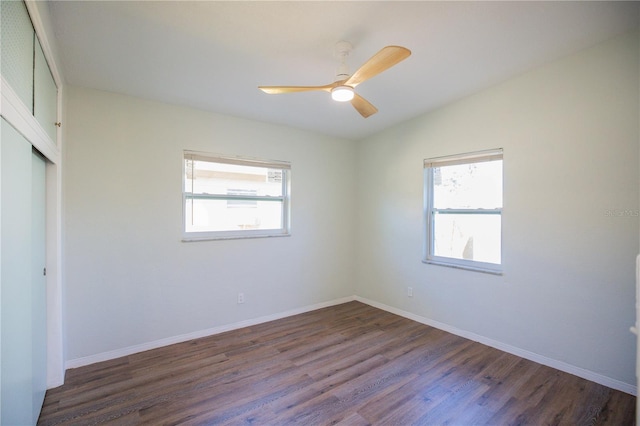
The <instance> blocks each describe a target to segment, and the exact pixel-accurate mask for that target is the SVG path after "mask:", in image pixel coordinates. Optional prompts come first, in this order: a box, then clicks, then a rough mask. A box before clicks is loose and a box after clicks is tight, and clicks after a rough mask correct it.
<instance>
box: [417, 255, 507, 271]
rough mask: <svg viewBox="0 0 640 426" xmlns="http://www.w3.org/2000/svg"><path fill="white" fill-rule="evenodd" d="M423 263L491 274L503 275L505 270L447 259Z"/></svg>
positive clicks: (424, 261) (423, 261)
mask: <svg viewBox="0 0 640 426" xmlns="http://www.w3.org/2000/svg"><path fill="white" fill-rule="evenodd" d="M422 263H426V264H428V265H439V266H446V267H448V268H455V269H464V270H467V271H473V272H482V273H484V274H491V275H503V271H502V269H495V268H490V267H483V266H476V265H464V264H459V263H452V262H447V261H442V260H433V259H431V260H425V259H423V260H422Z"/></svg>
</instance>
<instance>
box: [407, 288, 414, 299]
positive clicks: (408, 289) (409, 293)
mask: <svg viewBox="0 0 640 426" xmlns="http://www.w3.org/2000/svg"><path fill="white" fill-rule="evenodd" d="M407 296H408V297H413V287H407Z"/></svg>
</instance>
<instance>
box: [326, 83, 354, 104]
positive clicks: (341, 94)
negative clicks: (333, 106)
mask: <svg viewBox="0 0 640 426" xmlns="http://www.w3.org/2000/svg"><path fill="white" fill-rule="evenodd" d="M353 96H354V93H353V87H350V86H337V87H334V88H333V89H332V90H331V99H333V100H334V101H338V102H348V101H350V100H351V99H353Z"/></svg>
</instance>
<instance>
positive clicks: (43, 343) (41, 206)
mask: <svg viewBox="0 0 640 426" xmlns="http://www.w3.org/2000/svg"><path fill="white" fill-rule="evenodd" d="M46 198H47V197H46V161H45V160H44V158H42V157H41V156H40V153H38V152H36V151H35V150H33V152H32V154H31V312H32V315H31V332H32V342H31V353H32V370H33V381H32V383H33V386H32V394H33V406H32V415H33V417H32V418H33V419H34V424H35V422H36V421H37V420H38V417H39V416H40V409H41V408H42V403H43V402H44V394H45V392H46V390H47V279H46V276H45V267H46V265H47V260H46V257H47V255H46V241H45V237H46V222H47V219H46Z"/></svg>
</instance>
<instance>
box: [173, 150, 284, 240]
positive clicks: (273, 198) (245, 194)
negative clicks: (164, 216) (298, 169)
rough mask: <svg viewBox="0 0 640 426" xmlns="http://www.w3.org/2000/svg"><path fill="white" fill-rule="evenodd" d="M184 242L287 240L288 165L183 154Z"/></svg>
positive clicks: (190, 153)
mask: <svg viewBox="0 0 640 426" xmlns="http://www.w3.org/2000/svg"><path fill="white" fill-rule="evenodd" d="M183 167H184V171H183V181H184V184H183V190H182V204H183V213H184V227H183V232H184V234H183V239H184V240H186V241H191V240H207V239H222V238H246V237H274V236H285V235H289V181H290V168H291V167H290V164H289V163H285V162H277V161H261V160H249V159H239V158H225V157H215V156H209V155H207V154H201V153H196V152H191V151H185V153H184V161H183Z"/></svg>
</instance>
